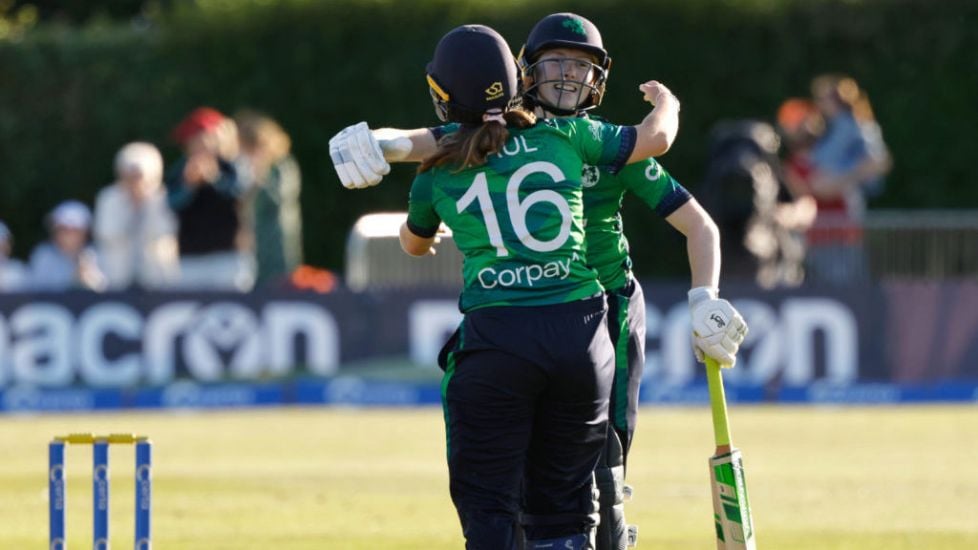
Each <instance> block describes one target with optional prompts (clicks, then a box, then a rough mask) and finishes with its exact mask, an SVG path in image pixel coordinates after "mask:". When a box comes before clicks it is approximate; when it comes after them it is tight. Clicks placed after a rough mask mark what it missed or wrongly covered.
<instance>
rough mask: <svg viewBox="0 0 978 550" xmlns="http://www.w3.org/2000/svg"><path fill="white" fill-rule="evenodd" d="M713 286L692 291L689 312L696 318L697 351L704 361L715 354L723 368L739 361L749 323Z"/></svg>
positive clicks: (697, 357) (694, 334)
mask: <svg viewBox="0 0 978 550" xmlns="http://www.w3.org/2000/svg"><path fill="white" fill-rule="evenodd" d="M717 294H718V291H717V289H715V288H711V287H705V286H701V287H697V288H694V289H692V290H690V291H689V313H690V316H691V317H692V320H693V353H695V354H696V360H697V361H699V362H700V363H704V362H705V359H704V355H705V356H708V357H712V358H713V359H715V360H716V362H717V363H719V365H720V366H721V367H722V368H725V369H729V368H730V367H732V366H734V365H735V364H736V363H737V350H738V349H740V344H741V342H743V341H744V337H745V336H747V323H745V322H744V318H743V317H741V315H740V312H738V311H737V310H736V309H734V307H733V306H732V305H730V302H728V301H726V300H723V299H718V298H717Z"/></svg>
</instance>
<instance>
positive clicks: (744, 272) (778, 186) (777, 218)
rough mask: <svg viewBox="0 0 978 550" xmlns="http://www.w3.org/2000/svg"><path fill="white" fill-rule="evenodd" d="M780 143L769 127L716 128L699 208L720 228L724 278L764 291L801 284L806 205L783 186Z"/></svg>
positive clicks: (745, 123)
mask: <svg viewBox="0 0 978 550" xmlns="http://www.w3.org/2000/svg"><path fill="white" fill-rule="evenodd" d="M780 144H781V140H780V138H779V137H778V134H777V133H776V132H775V130H774V128H773V127H771V125H770V124H767V123H765V122H760V121H754V120H738V121H726V122H721V123H718V124H717V125H716V126H715V127H714V128H713V130H712V131H711V133H710V153H709V161H708V165H707V173H706V179H705V181H704V184H703V187H702V189H701V194H702V196H703V205H704V206H705V207H706V209H707V210H708V211H709V212H710V215H711V216H712V217H713V219H714V220H715V221H716V222H717V225H718V226H719V227H720V232H721V234H722V235H723V236H724V238H723V240H722V241H721V247H722V256H723V277H724V278H725V279H726V278H730V279H734V280H736V279H740V280H753V281H755V282H756V283H757V284H759V285H760V286H762V287H764V288H772V287H776V286H797V285H798V284H800V283H801V282H802V280H803V278H804V268H803V261H804V256H805V246H804V241H803V231H804V229H805V227H807V224H810V223H811V219H812V218H813V217H814V208H813V203H812V202H811V199H809V198H805V197H799V198H796V197H795V196H794V195H793V194H792V193H791V192H790V191H789V189H788V188H787V187H786V186H785V184H784V181H783V175H782V171H781V163H780V159H779V157H778V151H779V148H780Z"/></svg>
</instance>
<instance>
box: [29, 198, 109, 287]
mask: <svg viewBox="0 0 978 550" xmlns="http://www.w3.org/2000/svg"><path fill="white" fill-rule="evenodd" d="M91 221H92V215H91V213H90V212H89V210H88V207H87V206H85V205H84V204H82V203H80V202H78V201H65V202H63V203H61V204H59V205H58V206H57V207H55V209H54V210H52V211H51V213H50V214H49V215H48V228H49V230H50V232H51V239H50V240H49V241H45V242H42V243H41V244H39V245H37V246H36V247H35V248H34V251H33V252H31V260H30V271H31V274H30V288H31V289H33V290H43V291H60V290H69V289H78V288H82V289H89V290H95V291H101V290H105V288H106V284H107V283H106V279H105V275H103V274H102V270H101V268H100V267H99V265H98V260H97V256H96V254H95V250H94V249H93V248H92V247H90V246H89V245H88V230H89V227H90V226H91Z"/></svg>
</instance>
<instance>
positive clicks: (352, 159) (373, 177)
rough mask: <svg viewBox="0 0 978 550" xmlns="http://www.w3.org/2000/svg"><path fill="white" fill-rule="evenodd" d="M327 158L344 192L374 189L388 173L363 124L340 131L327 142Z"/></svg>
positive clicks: (371, 136)
mask: <svg viewBox="0 0 978 550" xmlns="http://www.w3.org/2000/svg"><path fill="white" fill-rule="evenodd" d="M329 156H330V158H331V159H332V160H333V168H335V169H336V175H338V176H339V177H340V183H342V184H343V187H346V188H347V189H363V188H365V187H371V186H374V185H377V184H378V183H380V180H382V179H383V178H384V176H386V175H387V174H388V173H390V171H391V165H390V164H387V161H386V160H384V153H383V151H382V150H381V149H380V145H379V144H378V143H377V140H376V139H375V138H374V135H373V132H371V131H370V127H368V126H367V123H366V122H359V123H357V124H354V125H353V126H348V127H346V128H343V129H342V130H340V132H339V133H338V134H336V135H335V136H333V137H332V138H330V140H329Z"/></svg>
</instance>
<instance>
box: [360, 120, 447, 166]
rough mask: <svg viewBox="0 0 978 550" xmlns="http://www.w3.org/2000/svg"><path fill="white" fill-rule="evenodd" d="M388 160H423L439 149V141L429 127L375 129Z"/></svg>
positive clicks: (375, 134) (374, 131) (385, 157)
mask: <svg viewBox="0 0 978 550" xmlns="http://www.w3.org/2000/svg"><path fill="white" fill-rule="evenodd" d="M373 134H374V137H375V138H377V141H378V142H379V143H380V148H381V150H382V151H383V152H384V159H386V160H387V162H421V161H423V160H424V159H426V158H428V157H430V156H431V155H433V154H434V153H435V151H436V150H437V149H438V141H437V140H436V139H435V136H434V134H432V133H431V130H429V129H428V128H414V129H411V130H401V129H398V128H379V129H377V130H373Z"/></svg>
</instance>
